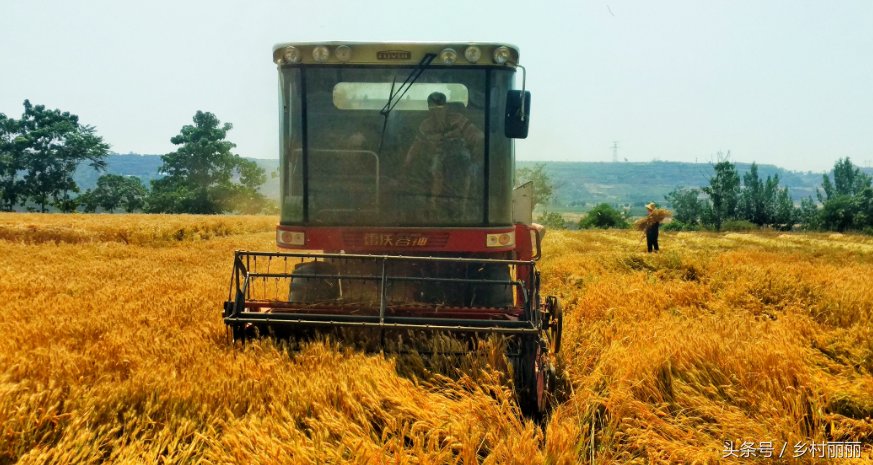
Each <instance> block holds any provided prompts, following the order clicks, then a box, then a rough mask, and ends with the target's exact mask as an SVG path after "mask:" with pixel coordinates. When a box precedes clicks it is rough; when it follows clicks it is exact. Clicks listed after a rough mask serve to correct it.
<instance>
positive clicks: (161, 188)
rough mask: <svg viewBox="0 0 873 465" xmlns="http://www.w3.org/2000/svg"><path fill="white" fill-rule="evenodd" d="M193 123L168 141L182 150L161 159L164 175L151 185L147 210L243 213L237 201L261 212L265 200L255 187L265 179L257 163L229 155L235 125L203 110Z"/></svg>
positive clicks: (248, 208) (160, 211)
mask: <svg viewBox="0 0 873 465" xmlns="http://www.w3.org/2000/svg"><path fill="white" fill-rule="evenodd" d="M193 121H194V124H193V125H190V124H189V125H185V126H183V127H182V130H181V132H180V133H179V134H178V135H176V136H174V137H173V138H172V139H170V141H171V142H172V143H173V144H175V145H177V146H178V149H177V150H176V151H175V152H171V153H168V154H166V155H163V156H161V160H162V161H163V165H162V166H161V170H160V172H161V173H162V174H163V175H164V177H163V178H161V179H158V180H155V181H152V193H151V195H150V196H149V199H148V204H149V207H148V210H149V211H151V212H158V213H205V214H213V213H223V212H229V211H235V210H239V209H240V207H239V205H238V204H239V203H243V204H244V205H242V208H245V209H246V210H247V211H254V210H255V209H256V207H257V208H258V209H260V208H262V206H263V204H264V203H265V202H264V198H263V196H262V195H261V194H260V193H259V192H257V187H258V186H259V185H260V184H262V183H263V182H264V180H265V179H266V175H265V174H264V170H263V169H262V168H260V167H258V166H257V165H256V164H255V163H254V162H250V161H247V160H245V159H243V158H242V157H240V156H239V155H236V154H234V153H232V152H231V150H232V149H233V148H234V147H236V145H235V144H233V143H232V142H230V141H228V140H226V137H227V132H228V131H230V130H231V129H232V128H233V126H232V125H231V124H230V123H225V124H224V125H222V124H221V121H219V120H218V118H217V117H216V116H215V115H214V114H212V113H209V112H202V111H198V112H197V113H196V114H195V115H194V118H193ZM235 180H238V181H239V182H235Z"/></svg>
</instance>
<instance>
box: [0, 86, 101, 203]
mask: <svg viewBox="0 0 873 465" xmlns="http://www.w3.org/2000/svg"><path fill="white" fill-rule="evenodd" d="M108 155H109V144H107V143H105V142H103V138H101V137H100V136H98V135H97V134H96V131H95V129H94V127H93V126H88V125H83V124H80V123H79V117H78V116H76V115H73V114H70V113H69V112H61V111H60V110H49V109H46V108H45V106H43V105H32V104H31V103H30V101H29V100H25V101H24V113H23V114H22V115H21V119H20V120H17V121H15V120H11V119H9V118H7V117H5V116H3V117H2V118H0V189H2V190H3V195H2V198H3V206H4V208H6V209H11V208H12V207H14V206H15V205H16V204H18V203H20V202H23V201H25V200H29V201H31V202H33V203H34V204H36V205H39V210H40V211H43V212H44V211H46V210H47V207H48V206H54V207H56V208H58V209H60V210H61V211H73V210H75V208H76V200H75V198H73V197H72V196H71V194H73V193H77V192H79V187H78V186H77V185H76V182H75V181H74V180H73V174H74V172H75V170H76V168H77V167H78V166H79V165H80V164H81V163H83V162H87V163H88V164H89V165H90V166H91V167H93V168H94V169H97V170H102V169H105V167H106V161H105V158H106V157H107V156H108Z"/></svg>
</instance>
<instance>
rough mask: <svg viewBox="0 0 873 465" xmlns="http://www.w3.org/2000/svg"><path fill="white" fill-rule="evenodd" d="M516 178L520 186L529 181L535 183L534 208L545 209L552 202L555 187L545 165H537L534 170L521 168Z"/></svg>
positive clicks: (532, 201) (517, 171)
mask: <svg viewBox="0 0 873 465" xmlns="http://www.w3.org/2000/svg"><path fill="white" fill-rule="evenodd" d="M515 177H516V179H517V180H518V183H517V184H519V185H521V184H524V183H526V182H528V181H530V182H533V199H531V203H532V204H533V208H536V207H537V205H541V206H542V207H543V208H545V207H547V206H548V205H549V204H550V203H551V202H552V198H553V197H554V188H555V186H554V184H553V183H552V179H551V178H550V177H549V175H548V173H546V165H545V163H537V164H536V165H534V167H533V168H519V169H517V170H516V172H515Z"/></svg>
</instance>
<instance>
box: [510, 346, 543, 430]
mask: <svg viewBox="0 0 873 465" xmlns="http://www.w3.org/2000/svg"><path fill="white" fill-rule="evenodd" d="M551 371H552V370H550V364H549V360H548V355H547V353H546V346H545V341H543V340H542V339H527V340H525V341H523V342H522V347H521V354H520V356H519V358H518V363H517V364H516V366H515V373H516V374H515V384H516V391H517V392H518V404H519V407H520V408H521V412H522V414H524V415H525V416H526V417H529V418H533V419H535V420H537V421H539V420H541V419H542V418H543V416H544V415H545V413H546V411H547V409H548V395H549V392H550V391H551V381H552V380H551V378H552V376H551Z"/></svg>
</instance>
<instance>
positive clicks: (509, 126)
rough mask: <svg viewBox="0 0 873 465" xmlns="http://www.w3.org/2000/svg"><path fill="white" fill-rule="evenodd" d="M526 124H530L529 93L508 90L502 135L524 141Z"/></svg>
mask: <svg viewBox="0 0 873 465" xmlns="http://www.w3.org/2000/svg"><path fill="white" fill-rule="evenodd" d="M528 123H530V92H528V91H524V92H522V91H520V90H510V91H509V92H507V93H506V120H505V123H504V126H503V132H504V134H506V137H509V138H511V139H526V138H527V129H528Z"/></svg>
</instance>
